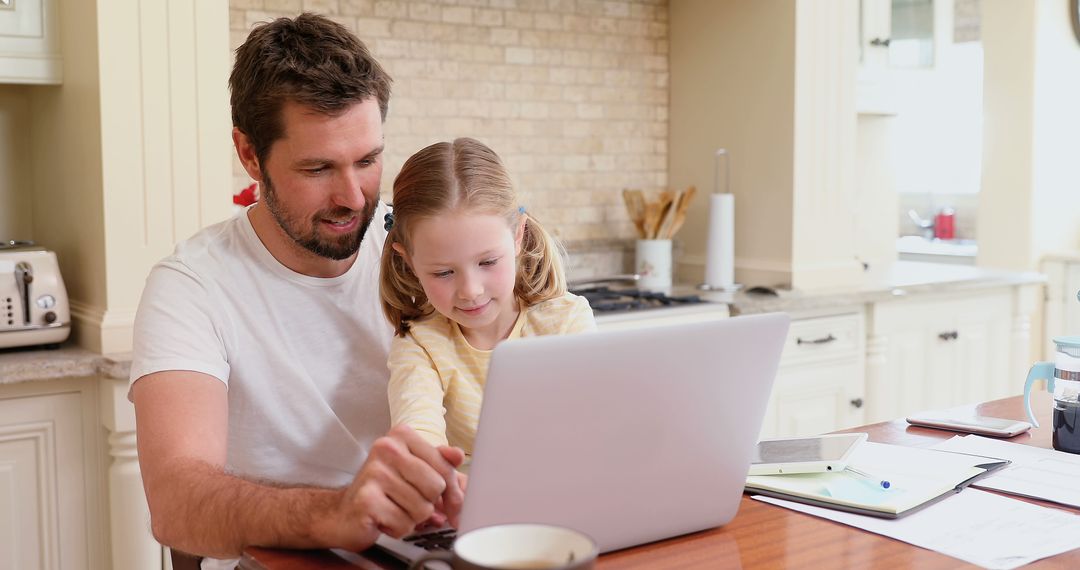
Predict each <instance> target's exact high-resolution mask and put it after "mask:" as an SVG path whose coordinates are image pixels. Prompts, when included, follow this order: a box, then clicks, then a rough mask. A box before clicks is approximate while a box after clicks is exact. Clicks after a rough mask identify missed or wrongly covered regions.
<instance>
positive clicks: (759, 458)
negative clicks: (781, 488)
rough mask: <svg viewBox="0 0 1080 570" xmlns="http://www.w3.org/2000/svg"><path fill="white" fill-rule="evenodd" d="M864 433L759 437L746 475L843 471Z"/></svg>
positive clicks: (861, 440)
mask: <svg viewBox="0 0 1080 570" xmlns="http://www.w3.org/2000/svg"><path fill="white" fill-rule="evenodd" d="M864 441H866V434H865V433H838V434H828V435H815V436H811V437H786V438H780V439H763V440H761V441H759V442H758V444H757V449H756V450H755V453H754V459H753V461H751V462H750V472H749V473H748V474H749V475H788V474H793V473H821V472H824V471H843V470H844V467H845V466H847V462H848V459H849V458H850V457H851V454H852V453H853V452H854V451H855V448H856V447H858V445H859V444H860V443H862V442H864Z"/></svg>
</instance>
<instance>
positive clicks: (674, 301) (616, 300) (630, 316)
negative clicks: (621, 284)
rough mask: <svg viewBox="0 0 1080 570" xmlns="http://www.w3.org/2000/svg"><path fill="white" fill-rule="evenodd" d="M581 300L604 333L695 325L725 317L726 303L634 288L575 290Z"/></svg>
mask: <svg viewBox="0 0 1080 570" xmlns="http://www.w3.org/2000/svg"><path fill="white" fill-rule="evenodd" d="M570 292H571V293H573V294H575V295H580V296H582V297H585V299H586V300H588V301H589V306H590V307H592V310H593V315H594V316H595V317H596V324H597V326H598V327H599V328H601V329H604V330H611V329H615V328H639V327H646V326H653V325H664V324H675V323H686V322H698V321H704V320H713V319H722V318H726V317H728V316H729V311H728V306H727V304H726V303H714V302H710V301H708V300H706V299H702V298H701V297H699V296H697V295H693V294H689V295H679V294H668V293H665V292H660V291H645V290H641V289H634V288H625V289H624V288H614V289H613V288H611V287H596V286H593V287H576V288H573V289H571V290H570Z"/></svg>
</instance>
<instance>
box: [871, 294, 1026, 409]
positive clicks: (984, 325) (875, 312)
mask: <svg viewBox="0 0 1080 570" xmlns="http://www.w3.org/2000/svg"><path fill="white" fill-rule="evenodd" d="M1014 289H1016V288H1009V289H1001V290H996V291H987V292H978V293H973V294H968V295H963V294H954V295H948V296H933V297H929V296H926V297H920V298H918V299H902V300H895V301H886V302H881V303H875V304H873V305H872V306H871V309H870V319H869V321H870V325H869V328H870V334H869V340H868V346H867V410H866V421H868V422H877V421H884V420H890V419H894V418H902V417H905V416H907V415H908V414H911V413H913V412H917V411H920V410H930V409H936V408H946V407H951V406H956V405H960V404H964V403H969V402H979V401H985V400H990V399H995V398H1001V397H1005V396H1008V395H1010V394H1015V393H1017V392H1019V390H1020V389H1021V388H1022V381H1023V378H1014V377H1013V376H1014V375H1013V374H1012V368H1013V367H1012V356H1013V352H1014V350H1015V347H1017V346H1022V345H1023V344H1026V342H1027V339H1026V338H1024V339H1023V342H1018V343H1014V342H1012V341H1013V335H1012V331H1013V328H1014V327H1013V320H1014V318H1013V315H1014V306H1015V303H1016V299H1015V291H1014ZM1018 334H1019V335H1020V336H1025V337H1026V331H1020V332H1019V333H1018ZM1017 359H1018V360H1026V358H1024V356H1022V355H1017Z"/></svg>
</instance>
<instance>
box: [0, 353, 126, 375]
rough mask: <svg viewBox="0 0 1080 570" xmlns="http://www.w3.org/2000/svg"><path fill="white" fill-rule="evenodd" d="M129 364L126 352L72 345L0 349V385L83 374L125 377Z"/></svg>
mask: <svg viewBox="0 0 1080 570" xmlns="http://www.w3.org/2000/svg"><path fill="white" fill-rule="evenodd" d="M130 368H131V355H129V354H121V355H110V356H102V355H100V354H97V353H94V352H91V351H89V350H86V349H84V348H79V347H78V346H73V345H64V346H62V347H61V348H59V349H55V350H45V349H35V350H31V349H4V350H0V385H5V384H18V383H21V382H32V381H41V380H57V379H60V378H78V377H83V376H104V377H106V378H116V379H120V380H126V379H127V377H128V370H130Z"/></svg>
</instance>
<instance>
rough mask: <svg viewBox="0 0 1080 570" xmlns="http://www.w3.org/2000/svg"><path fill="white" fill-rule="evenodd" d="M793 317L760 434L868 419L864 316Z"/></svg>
mask: <svg viewBox="0 0 1080 570" xmlns="http://www.w3.org/2000/svg"><path fill="white" fill-rule="evenodd" d="M851 311H852V312H847V313H844V314H831V315H824V316H814V317H809V318H799V316H798V315H795V319H794V320H793V321H792V322H791V329H790V330H789V331H788V337H787V341H786V343H785V345H784V352H783V356H782V357H781V359H780V369H779V371H778V372H777V375H776V382H775V383H774V384H773V390H772V397H771V399H770V400H769V407H768V409H767V410H766V412H765V420H764V422H763V423H762V429H761V437H762V438H769V437H796V436H803V435H813V434H819V433H826V432H830V431H835V430H838V429H843V428H846V427H851V426H856V425H861V424H863V423H864V422H863V409H864V401H865V400H864V395H863V390H864V386H865V381H864V370H865V368H864V354H865V346H864V340H863V339H864V338H865V333H864V316H863V311H862V308H861V307H860V308H858V309H851Z"/></svg>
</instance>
